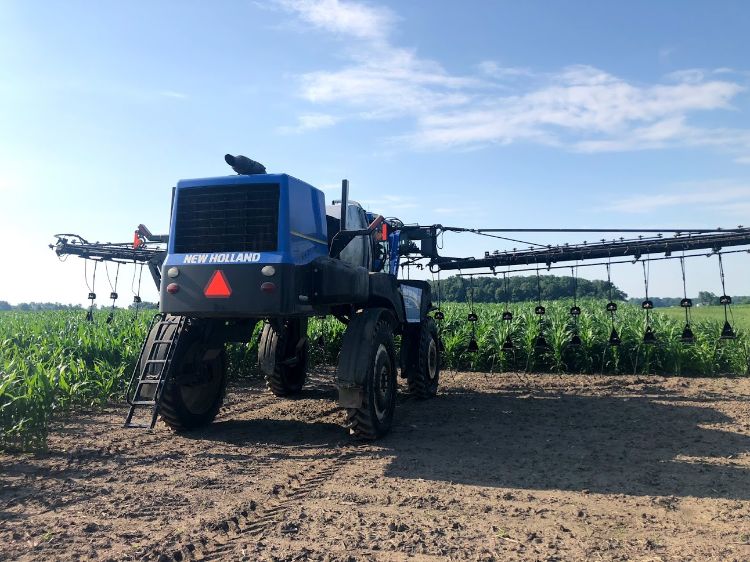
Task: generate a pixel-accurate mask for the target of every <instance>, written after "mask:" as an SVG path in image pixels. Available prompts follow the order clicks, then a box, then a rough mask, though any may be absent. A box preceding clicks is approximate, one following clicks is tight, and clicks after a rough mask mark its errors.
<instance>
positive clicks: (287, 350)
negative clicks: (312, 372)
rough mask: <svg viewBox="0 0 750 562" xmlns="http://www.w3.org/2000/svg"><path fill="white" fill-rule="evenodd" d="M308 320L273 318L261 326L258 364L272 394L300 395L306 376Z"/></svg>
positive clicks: (280, 395) (281, 395)
mask: <svg viewBox="0 0 750 562" xmlns="http://www.w3.org/2000/svg"><path fill="white" fill-rule="evenodd" d="M308 355H309V343H308V341H307V319H306V318H303V319H289V320H283V321H281V320H273V321H271V322H269V323H268V324H266V325H265V326H263V331H262V332H261V336H260V345H259V346H258V364H259V365H260V370H261V371H262V372H263V374H264V375H265V379H266V386H267V387H268V390H270V391H271V393H272V394H273V395H274V396H279V397H283V396H293V395H295V394H299V393H300V391H301V390H302V387H303V386H304V385H305V380H306V379H307V361H308Z"/></svg>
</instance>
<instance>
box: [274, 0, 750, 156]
mask: <svg viewBox="0 0 750 562" xmlns="http://www.w3.org/2000/svg"><path fill="white" fill-rule="evenodd" d="M278 5H280V6H281V7H282V8H283V9H285V10H287V11H290V12H292V13H294V14H295V15H296V16H297V17H298V18H299V19H300V20H301V21H303V22H304V23H306V24H307V25H309V26H311V27H312V28H314V29H318V30H321V31H325V32H330V33H333V34H336V35H339V36H345V37H347V39H348V40H349V41H348V43H349V47H348V49H347V50H346V52H345V56H346V57H348V61H347V62H345V63H344V64H343V66H342V67H341V68H339V69H335V70H319V71H313V72H308V73H304V74H302V75H300V76H299V77H298V78H299V94H300V95H301V97H302V98H304V99H305V100H307V101H308V102H310V103H311V104H313V105H315V106H320V107H325V108H326V113H327V114H330V115H334V114H336V115H338V114H340V117H339V119H341V120H343V119H345V118H346V119H352V118H355V119H396V118H406V119H410V120H411V126H410V127H409V129H407V130H404V132H403V133H402V134H400V135H398V136H397V137H396V138H395V139H394V140H395V141H396V142H401V143H406V144H407V145H408V146H410V147H412V148H415V149H422V150H434V149H449V148H462V149H465V148H467V147H477V146H484V145H488V144H508V143H516V142H533V143H542V144H547V145H555V146H560V147H562V148H565V149H567V150H574V151H579V152H603V151H625V150H642V149H655V148H665V147H669V146H714V147H717V148H721V149H724V150H728V151H731V152H733V153H735V156H736V157H737V160H738V161H745V160H746V159H747V158H750V134H749V133H748V131H744V130H741V129H710V128H704V127H700V128H699V127H696V126H694V125H691V123H690V117H691V116H692V115H693V114H696V113H698V112H708V111H716V110H723V111H727V110H732V109H733V107H732V102H733V100H734V99H735V98H736V97H737V96H738V95H739V94H740V93H742V92H743V91H744V90H745V88H744V86H743V85H742V84H741V83H739V82H737V81H733V80H732V77H733V76H734V77H735V78H736V77H737V76H738V75H737V74H736V73H734V72H733V71H731V70H730V69H716V70H713V71H712V70H705V69H686V70H681V71H677V72H672V73H670V74H669V75H667V76H665V77H664V80H663V82H659V83H654V84H641V83H635V82H632V81H628V80H626V79H625V78H622V77H618V76H615V75H613V74H611V73H608V72H606V71H604V70H602V69H598V68H595V67H592V66H587V65H575V66H569V67H565V68H561V69H560V70H558V71H557V72H552V73H538V72H534V71H532V70H531V69H527V68H516V67H507V66H503V65H501V64H499V63H497V62H496V61H492V60H484V61H480V62H479V63H478V64H477V65H476V67H475V69H474V71H473V72H472V73H469V74H465V75H459V74H455V73H452V72H449V71H448V70H446V69H445V68H444V67H443V66H442V65H441V64H440V63H439V62H437V61H434V60H430V59H428V58H424V57H421V56H419V55H418V54H417V52H416V51H414V50H410V49H407V48H403V47H401V46H397V45H395V44H394V42H393V40H392V38H391V31H392V29H393V28H394V26H395V25H396V22H397V21H398V18H397V16H396V15H395V14H394V13H393V12H392V11H390V10H389V9H387V8H382V7H374V6H372V5H370V4H365V3H362V2H356V1H345V0H321V1H318V2H316V1H314V0H278ZM670 52H671V51H670ZM670 52H667V51H664V53H663V56H665V57H668V56H669V54H670ZM302 130H304V128H302Z"/></svg>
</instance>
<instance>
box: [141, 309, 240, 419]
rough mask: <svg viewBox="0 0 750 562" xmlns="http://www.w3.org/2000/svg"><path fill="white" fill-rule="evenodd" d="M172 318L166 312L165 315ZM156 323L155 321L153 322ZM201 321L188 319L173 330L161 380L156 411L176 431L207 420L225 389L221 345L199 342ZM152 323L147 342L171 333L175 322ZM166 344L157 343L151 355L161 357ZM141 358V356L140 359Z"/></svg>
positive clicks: (223, 359) (217, 411) (163, 356)
mask: <svg viewBox="0 0 750 562" xmlns="http://www.w3.org/2000/svg"><path fill="white" fill-rule="evenodd" d="M168 318H171V319H174V318H175V317H174V316H171V317H170V316H167V317H166V318H165V319H168ZM156 326H157V327H158V324H157V325H156ZM207 326H208V325H207V324H206V323H205V322H201V321H200V320H195V319H188V320H187V322H186V324H185V327H184V328H183V329H182V331H181V332H180V333H179V334H177V342H176V344H175V345H176V347H175V349H174V354H173V355H172V361H171V364H170V372H169V373H168V376H167V380H166V381H165V382H164V388H163V389H162V393H161V399H160V404H159V413H160V415H161V419H162V420H163V421H164V423H166V424H167V425H168V426H169V427H171V428H172V429H174V430H177V431H185V430H191V429H197V428H199V427H202V426H204V425H208V424H209V423H211V422H212V421H213V420H214V418H215V417H216V415H217V414H218V413H219V409H220V408H221V404H222V402H223V401H224V393H225V392H226V384H227V370H226V359H225V354H224V347H223V346H221V347H212V348H210V347H208V346H207V345H206V344H205V343H204V342H203V335H204V333H205V330H206V328H207ZM157 327H155V328H154V330H152V333H150V334H149V336H148V338H149V340H148V341H147V344H146V345H147V346H151V345H153V343H152V342H153V340H154V339H157V337H158V338H159V339H166V338H169V337H171V333H170V332H171V331H174V330H175V326H168V327H166V328H164V329H163V330H162V331H161V333H157V332H158V331H159V330H158V328H157ZM167 350H168V346H166V345H161V346H159V349H157V350H156V352H155V353H154V357H153V358H154V359H165V358H166V355H167ZM144 360H145V359H144Z"/></svg>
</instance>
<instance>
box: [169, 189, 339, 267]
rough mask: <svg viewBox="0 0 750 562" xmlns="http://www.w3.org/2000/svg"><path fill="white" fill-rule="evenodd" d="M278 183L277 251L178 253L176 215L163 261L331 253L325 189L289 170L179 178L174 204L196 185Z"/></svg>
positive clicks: (299, 259) (288, 259)
mask: <svg viewBox="0 0 750 562" xmlns="http://www.w3.org/2000/svg"><path fill="white" fill-rule="evenodd" d="M269 183H276V184H278V185H279V220H278V229H279V230H278V248H277V250H276V251H275V252H261V253H256V252H236V253H233V252H218V253H213V254H205V253H204V254H176V253H175V251H174V240H175V216H174V214H173V215H172V220H171V224H170V227H169V240H170V242H169V245H168V255H167V259H166V261H165V262H164V265H170V266H171V265H184V264H193V265H202V264H206V265H216V264H221V265H242V264H247V263H255V264H257V263H261V264H265V263H268V264H279V263H288V264H294V265H303V264H306V263H310V262H311V261H312V260H314V259H315V258H317V257H320V256H326V255H328V232H327V227H326V219H325V199H324V197H323V192H322V191H320V190H319V189H316V188H315V187H313V186H311V185H309V184H307V183H305V182H303V181H300V180H298V179H297V178H295V177H292V176H290V175H288V174H258V175H253V176H244V175H237V176H222V177H215V178H198V179H189V180H180V181H179V182H177V187H176V189H175V196H174V201H173V206H174V207H177V205H178V201H179V198H180V193H181V192H182V191H183V190H186V189H191V188H195V187H210V186H231V185H252V184H269Z"/></svg>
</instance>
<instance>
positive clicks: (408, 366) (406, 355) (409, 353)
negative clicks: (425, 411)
mask: <svg viewBox="0 0 750 562" xmlns="http://www.w3.org/2000/svg"><path fill="white" fill-rule="evenodd" d="M401 355H402V358H403V369H404V373H405V376H406V381H407V384H408V385H409V392H410V393H411V394H413V395H414V396H416V397H417V398H421V399H427V398H432V397H433V396H435V395H436V394H437V390H438V383H439V379H440V343H439V339H438V331H437V326H436V325H435V321H434V320H433V319H432V318H430V317H427V318H425V319H424V321H423V322H421V323H420V324H419V325H416V326H410V327H409V328H408V329H407V330H406V331H405V333H404V335H403V337H402V339H401Z"/></svg>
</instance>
